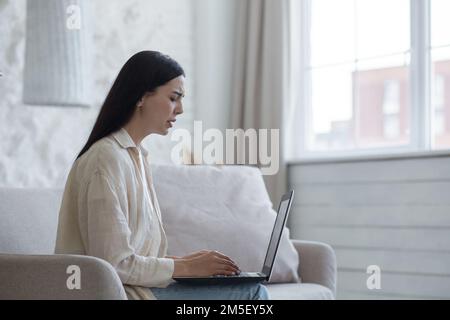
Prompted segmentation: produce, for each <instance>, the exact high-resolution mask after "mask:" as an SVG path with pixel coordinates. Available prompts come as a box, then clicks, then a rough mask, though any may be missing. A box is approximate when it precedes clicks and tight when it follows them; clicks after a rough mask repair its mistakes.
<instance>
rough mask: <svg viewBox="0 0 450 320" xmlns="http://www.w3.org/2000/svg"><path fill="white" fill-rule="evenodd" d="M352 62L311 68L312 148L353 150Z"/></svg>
mask: <svg viewBox="0 0 450 320" xmlns="http://www.w3.org/2000/svg"><path fill="white" fill-rule="evenodd" d="M352 76H353V64H347V65H342V66H337V67H328V68H320V69H316V70H314V69H313V70H312V71H311V87H312V90H311V104H312V106H313V109H312V123H313V126H312V128H311V129H312V141H311V142H310V145H309V147H310V149H313V150H317V151H319V150H342V149H344V150H345V149H352V148H353V147H354V142H353V110H352V108H353V106H352V82H353V81H352Z"/></svg>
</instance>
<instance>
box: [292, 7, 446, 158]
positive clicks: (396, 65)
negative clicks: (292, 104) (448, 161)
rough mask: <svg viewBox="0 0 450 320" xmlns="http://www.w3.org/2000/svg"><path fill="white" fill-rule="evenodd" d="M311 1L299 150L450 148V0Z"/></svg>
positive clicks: (307, 153) (305, 30)
mask: <svg viewBox="0 0 450 320" xmlns="http://www.w3.org/2000/svg"><path fill="white" fill-rule="evenodd" d="M301 6H302V8H301V10H302V13H303V15H302V21H303V23H302V37H299V38H301V39H302V41H301V43H302V46H301V47H302V48H303V49H302V50H303V52H302V55H301V57H302V62H301V63H300V65H301V66H302V67H301V75H302V80H301V81H302V82H301V83H302V84H304V85H302V94H301V101H300V102H299V105H300V106H299V108H301V112H300V113H299V116H298V118H296V119H298V120H299V121H301V123H302V126H301V127H300V130H301V133H299V132H298V131H297V132H296V134H297V136H299V135H300V136H301V137H302V143H300V144H299V145H300V152H299V153H298V154H297V155H301V156H304V157H308V156H313V157H317V156H322V155H323V156H328V155H332V156H334V155H341V154H342V155H348V154H372V153H389V152H392V151H396V152H397V151H400V152H402V151H419V150H420V151H423V150H431V149H442V148H450V99H449V98H450V32H448V30H450V19H448V17H447V15H448V14H447V13H448V12H450V1H449V0H396V1H391V0H339V1H336V0H302V4H301ZM428 79H430V80H428Z"/></svg>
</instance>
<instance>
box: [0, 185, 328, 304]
mask: <svg viewBox="0 0 450 320" xmlns="http://www.w3.org/2000/svg"><path fill="white" fill-rule="evenodd" d="M61 194H62V190H57V189H10V188H0V217H1V219H0V299H126V295H125V293H124V290H123V287H122V284H121V282H120V279H119V277H118V275H117V273H116V272H115V270H114V268H113V267H112V266H111V265H110V264H109V263H107V262H106V261H103V260H101V259H98V258H95V257H88V256H77V255H54V254H52V253H53V248H54V241H55V235H56V226H57V216H58V209H59V205H60V199H61ZM291 241H292V242H293V244H294V246H295V248H296V250H297V251H298V253H299V256H300V261H301V263H300V267H299V276H300V278H301V279H302V283H277V284H267V287H268V289H269V293H270V295H271V298H272V299H334V297H335V291H336V258H335V254H334V251H333V249H332V248H331V247H330V246H329V245H327V244H323V243H318V242H310V241H301V240H291ZM70 265H77V266H79V267H80V270H82V277H81V278H82V282H81V290H69V289H68V287H67V284H66V282H67V279H68V277H69V276H70V274H68V273H67V268H68V266H70Z"/></svg>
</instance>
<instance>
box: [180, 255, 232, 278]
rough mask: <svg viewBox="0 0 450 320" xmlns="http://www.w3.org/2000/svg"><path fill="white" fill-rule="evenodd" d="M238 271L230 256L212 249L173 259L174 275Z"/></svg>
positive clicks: (199, 274)
mask: <svg viewBox="0 0 450 320" xmlns="http://www.w3.org/2000/svg"><path fill="white" fill-rule="evenodd" d="M177 265H178V266H177ZM239 273H240V270H239V267H238V266H237V264H236V263H235V262H234V261H233V260H231V258H229V257H228V256H226V255H224V254H222V253H220V252H218V251H214V250H202V251H199V252H197V253H196V254H193V255H190V256H186V257H183V258H182V259H179V260H175V271H174V276H188V277H207V276H213V275H233V274H239Z"/></svg>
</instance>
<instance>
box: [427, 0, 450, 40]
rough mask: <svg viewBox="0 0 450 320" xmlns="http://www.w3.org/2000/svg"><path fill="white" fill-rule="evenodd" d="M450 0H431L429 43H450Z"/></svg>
mask: <svg viewBox="0 0 450 320" xmlns="http://www.w3.org/2000/svg"><path fill="white" fill-rule="evenodd" d="M449 12H450V1H449V0H431V45H432V46H433V47H437V46H445V45H447V46H448V45H450V32H449V30H450V22H449Z"/></svg>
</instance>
